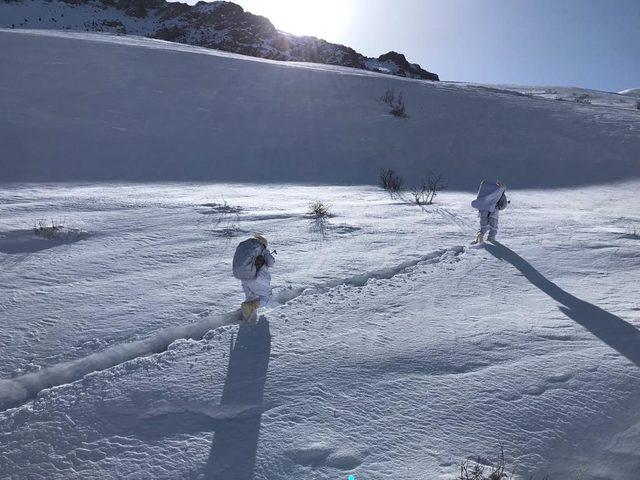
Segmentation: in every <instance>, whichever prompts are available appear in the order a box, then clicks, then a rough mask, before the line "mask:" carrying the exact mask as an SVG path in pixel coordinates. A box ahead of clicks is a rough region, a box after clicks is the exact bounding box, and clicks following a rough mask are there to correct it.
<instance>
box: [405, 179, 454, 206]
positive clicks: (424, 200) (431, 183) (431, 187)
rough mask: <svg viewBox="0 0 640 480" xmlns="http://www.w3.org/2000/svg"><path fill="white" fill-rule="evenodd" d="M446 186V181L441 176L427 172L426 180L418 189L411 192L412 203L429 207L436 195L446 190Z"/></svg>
mask: <svg viewBox="0 0 640 480" xmlns="http://www.w3.org/2000/svg"><path fill="white" fill-rule="evenodd" d="M447 186H448V183H447V180H446V179H445V177H444V176H443V175H440V174H435V173H433V172H429V175H427V179H426V180H425V181H424V182H422V184H421V185H420V186H419V187H417V188H415V189H413V190H412V192H411V195H412V197H413V201H414V202H415V204H416V205H418V206H423V205H431V204H432V203H433V200H434V199H435V198H436V196H437V195H438V193H439V192H441V191H442V190H444V189H446V188H447Z"/></svg>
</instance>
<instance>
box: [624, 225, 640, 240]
mask: <svg viewBox="0 0 640 480" xmlns="http://www.w3.org/2000/svg"><path fill="white" fill-rule="evenodd" d="M625 237H626V238H632V239H634V240H640V228H638V227H629V228H628V229H627V233H626V235H625Z"/></svg>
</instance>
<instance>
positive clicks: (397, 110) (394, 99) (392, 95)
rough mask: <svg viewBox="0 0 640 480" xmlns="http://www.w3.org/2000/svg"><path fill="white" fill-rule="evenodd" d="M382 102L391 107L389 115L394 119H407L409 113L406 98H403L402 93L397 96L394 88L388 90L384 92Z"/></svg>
mask: <svg viewBox="0 0 640 480" xmlns="http://www.w3.org/2000/svg"><path fill="white" fill-rule="evenodd" d="M381 100H382V101H383V102H384V103H386V104H387V105H389V106H390V107H391V110H390V111H389V113H391V115H393V116H394V117H399V118H406V116H407V111H406V108H405V105H404V98H403V96H402V92H400V93H398V94H396V91H395V90H394V89H393V88H387V91H386V92H384V95H383V96H382V98H381Z"/></svg>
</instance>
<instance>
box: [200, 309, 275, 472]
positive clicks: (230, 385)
mask: <svg viewBox="0 0 640 480" xmlns="http://www.w3.org/2000/svg"><path fill="white" fill-rule="evenodd" d="M270 353H271V333H270V331H269V322H268V321H267V319H266V318H265V317H260V320H259V321H258V323H256V324H255V325H247V324H243V325H241V326H240V328H239V330H238V337H237V339H236V342H235V344H234V346H233V350H232V351H231V355H230V356H229V367H228V370H227V378H226V380H225V384H224V390H223V392H222V400H221V402H220V405H221V407H223V408H229V409H230V410H234V409H238V408H240V410H242V411H244V412H245V413H244V414H243V415H239V416H235V417H233V418H229V419H227V420H222V421H220V422H218V423H217V424H216V427H215V434H214V438H213V444H212V446H211V451H210V452H209V459H208V461H207V465H206V467H205V469H204V478H206V479H211V480H249V479H251V478H253V469H254V466H255V459H256V452H257V449H258V437H259V434H260V420H261V416H262V400H263V392H264V384H265V380H266V376H267V369H268V366H269V355H270ZM247 407H248V408H247Z"/></svg>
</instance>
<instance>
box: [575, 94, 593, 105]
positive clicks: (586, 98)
mask: <svg viewBox="0 0 640 480" xmlns="http://www.w3.org/2000/svg"><path fill="white" fill-rule="evenodd" d="M575 100H576V102H577V103H583V104H585V105H591V96H590V95H589V94H587V93H583V94H582V95H578V96H577V97H576V98H575Z"/></svg>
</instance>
